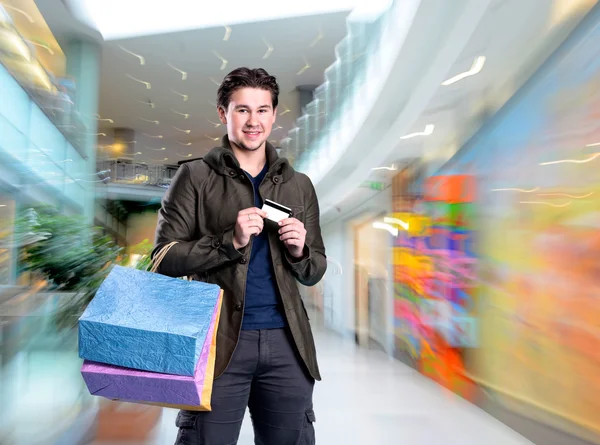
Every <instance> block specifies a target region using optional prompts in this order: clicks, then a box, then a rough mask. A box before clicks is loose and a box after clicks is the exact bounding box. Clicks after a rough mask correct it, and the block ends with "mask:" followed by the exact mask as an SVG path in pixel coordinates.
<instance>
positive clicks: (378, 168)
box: [371, 164, 398, 172]
mask: <svg viewBox="0 0 600 445" xmlns="http://www.w3.org/2000/svg"><path fill="white" fill-rule="evenodd" d="M371 170H389V171H391V172H394V171H396V170H398V167H396V166H395V165H394V164H392V165H391V166H390V167H375V168H372V169H371Z"/></svg>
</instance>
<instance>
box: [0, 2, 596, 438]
mask: <svg viewBox="0 0 600 445" xmlns="http://www.w3.org/2000/svg"><path fill="white" fill-rule="evenodd" d="M598 42H600V5H599V4H597V1H596V0H527V1H521V0H452V1H447V0H371V1H369V2H366V1H359V0H330V1H329V2H318V1H315V0H305V1H303V2H291V4H287V3H285V2H274V1H271V0H265V1H263V2H256V3H255V4H248V3H242V2H237V1H234V2H233V3H231V2H230V3H228V4H227V6H226V4H225V2H222V3H219V2H217V3H214V4H211V6H208V5H207V4H206V3H205V2H195V1H192V0H189V1H186V0H171V2H169V3H168V4H162V3H159V2H149V1H143V0H129V1H127V2H117V1H116V0H103V1H97V0H96V1H95V0H0V445H84V444H93V445H108V444H112V445H142V444H144V445H165V444H172V443H174V442H175V439H176V436H177V427H176V424H175V417H176V415H177V410H176V409H175V408H172V407H165V406H159V405H157V404H149V403H130V402H126V401H122V400H111V399H109V398H106V397H100V396H97V395H91V392H90V389H89V388H88V386H87V385H86V381H85V380H84V379H83V377H82V362H83V358H82V357H80V353H79V349H78V330H77V322H78V318H79V316H80V315H81V313H82V312H83V310H84V309H85V308H86V307H87V304H89V301H90V299H91V298H92V297H93V296H94V295H95V292H96V290H97V289H98V287H99V286H100V285H101V283H102V282H103V279H105V278H106V276H107V274H108V273H109V271H110V270H111V268H112V266H114V265H115V264H118V265H120V266H124V267H130V268H137V269H141V268H143V267H145V266H147V263H148V262H149V261H150V254H151V251H152V248H153V243H154V236H155V230H156V226H157V217H158V212H159V209H160V208H161V202H162V200H163V197H164V196H165V194H166V193H167V192H168V191H169V187H170V184H171V182H172V180H173V178H175V177H176V175H177V172H178V171H179V169H180V168H181V166H182V165H185V164H186V163H188V162H197V161H198V159H200V158H202V157H203V156H205V155H206V154H207V153H208V151H209V150H210V149H211V148H212V147H214V146H217V145H220V141H221V138H222V137H223V135H225V134H226V132H227V129H226V126H225V125H223V123H222V122H221V121H220V120H219V115H218V113H217V104H216V101H217V89H218V88H219V85H220V83H221V81H222V80H223V78H224V76H225V75H226V74H227V73H228V72H229V71H231V70H232V69H234V68H236V67H242V66H247V67H252V68H257V67H261V68H264V69H266V70H267V71H268V72H269V73H271V74H273V75H275V76H276V78H277V81H278V83H279V86H280V96H279V106H278V107H277V120H276V123H275V125H274V126H273V129H272V132H271V134H270V135H269V138H268V141H269V143H270V144H271V145H272V146H273V147H275V148H276V149H277V152H278V154H279V156H281V157H285V158H287V159H288V160H289V162H290V164H291V165H292V166H293V168H294V169H295V170H296V171H298V172H301V173H303V174H305V175H307V176H308V177H309V178H310V179H311V181H312V183H313V185H314V188H315V190H316V194H317V196H318V202H319V211H320V226H321V229H322V235H323V239H324V243H325V248H326V255H327V265H328V267H327V272H326V273H325V275H324V277H323V279H322V280H320V282H319V283H317V284H316V285H314V286H303V285H301V284H299V283H298V288H299V295H300V296H301V298H302V303H303V305H304V307H305V311H304V312H305V315H306V316H307V317H308V318H309V320H310V324H311V326H312V329H313V332H314V336H315V343H316V349H317V354H318V358H319V364H320V367H321V372H322V376H323V380H322V381H320V382H317V383H316V386H315V395H314V410H315V413H316V421H315V422H314V427H315V430H316V437H317V442H318V443H320V444H326V445H332V444H344V445H354V444H356V445H359V444H360V445H364V444H368V445H388V444H389V445H402V444H407V445H408V444H410V445H421V444H422V445H436V444H456V445H467V444H473V445H481V444H490V445H491V444H494V445H495V444H497V445H511V444H515V445H516V444H530V443H534V444H540V445H586V444H600V380H599V377H598V376H599V375H600V356H599V355H596V356H594V352H593V351H594V350H596V351H597V352H596V354H598V351H600V279H597V280H594V278H593V275H594V273H595V271H597V270H598V267H597V266H594V264H596V263H594V261H595V260H594V259H593V258H598V257H596V255H598V254H599V252H600V250H599V251H596V250H594V249H595V248H589V247H585V246H586V245H588V243H592V245H593V243H595V242H597V241H600V238H599V235H598V232H596V229H599V228H600V212H599V210H598V209H600V195H596V193H600V185H599V184H600V183H599V184H597V185H596V186H594V182H595V181H596V180H595V179H594V176H595V175H596V174H597V173H594V171H596V172H597V170H594V169H595V167H597V166H598V164H599V163H600V151H599V150H598V148H599V147H600V57H599V58H598V59H596V56H597V55H598V48H599V47H598ZM594 119H598V120H594ZM594 122H596V123H594ZM563 175H564V177H563ZM561 178H562V179H561ZM596 178H598V176H596ZM594 187H598V188H597V189H595V188H594ZM596 198H598V200H596ZM594 202H595V203H596V204H594ZM282 204H285V203H282ZM224 205H226V204H224ZM596 205H598V207H596ZM594 208H596V210H594ZM594 227H595V228H594ZM538 249H540V250H538ZM599 249H600V242H599ZM594 295H596V297H594ZM223 298H227V296H226V295H225V296H224V297H223ZM594 298H599V301H596V302H595V300H594ZM561 317H562V318H561ZM594 320H595V321H594ZM596 348H598V349H596ZM586 351H587V352H586ZM238 443H239V444H240V445H249V444H251V443H254V439H253V430H252V425H251V422H250V419H249V418H246V419H245V420H244V425H243V427H242V431H241V434H240V438H239V442H238ZM281 445H287V444H281ZM290 445H291V444H290Z"/></svg>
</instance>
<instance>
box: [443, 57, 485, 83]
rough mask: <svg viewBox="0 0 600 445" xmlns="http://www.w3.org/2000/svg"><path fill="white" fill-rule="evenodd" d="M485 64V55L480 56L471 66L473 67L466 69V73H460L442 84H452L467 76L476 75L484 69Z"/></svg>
mask: <svg viewBox="0 0 600 445" xmlns="http://www.w3.org/2000/svg"><path fill="white" fill-rule="evenodd" d="M484 64H485V56H479V57H477V58H476V59H475V61H474V62H473V65H472V66H471V69H470V70H469V71H465V72H464V73H460V74H457V75H456V76H454V77H451V78H450V79H448V80H446V81H444V82H442V85H444V86H448V85H452V84H453V83H456V82H458V81H459V80H463V79H464V78H466V77H470V76H474V75H475V74H478V73H479V72H480V71H481V70H482V69H483V65H484Z"/></svg>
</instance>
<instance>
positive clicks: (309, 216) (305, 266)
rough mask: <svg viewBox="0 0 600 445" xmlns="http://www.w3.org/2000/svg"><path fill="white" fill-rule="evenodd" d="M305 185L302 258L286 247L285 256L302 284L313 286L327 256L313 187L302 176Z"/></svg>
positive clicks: (322, 273)
mask: <svg viewBox="0 0 600 445" xmlns="http://www.w3.org/2000/svg"><path fill="white" fill-rule="evenodd" d="M304 179H305V181H306V185H304V184H303V185H302V186H301V187H302V189H303V190H305V191H307V192H308V196H307V198H306V201H305V203H306V205H305V210H304V212H305V223H304V228H305V229H306V241H305V244H304V256H303V257H302V258H299V259H298V258H294V257H292V256H291V255H290V254H289V253H288V251H287V249H286V250H285V258H286V261H287V263H288V264H289V265H290V267H291V269H292V274H293V275H294V277H296V279H297V280H298V281H299V282H300V283H301V284H303V285H304V286H314V285H315V284H317V283H318V282H319V281H321V278H323V275H325V272H326V271H327V256H326V255H325V245H324V243H323V237H322V236H321V224H320V221H319V218H320V211H319V202H318V200H317V193H316V192H315V188H314V186H313V184H312V182H311V181H310V179H309V178H308V177H307V176H304Z"/></svg>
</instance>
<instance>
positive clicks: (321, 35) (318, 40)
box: [308, 29, 324, 48]
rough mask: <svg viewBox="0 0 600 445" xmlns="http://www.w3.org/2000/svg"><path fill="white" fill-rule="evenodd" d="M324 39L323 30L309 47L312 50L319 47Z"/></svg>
mask: <svg viewBox="0 0 600 445" xmlns="http://www.w3.org/2000/svg"><path fill="white" fill-rule="evenodd" d="M323 37H324V36H323V31H321V30H320V29H319V34H317V37H315V39H314V40H313V41H312V42H310V45H308V46H309V47H310V48H313V47H314V46H316V45H317V43H319V42H320V41H321V40H322V39H323Z"/></svg>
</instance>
